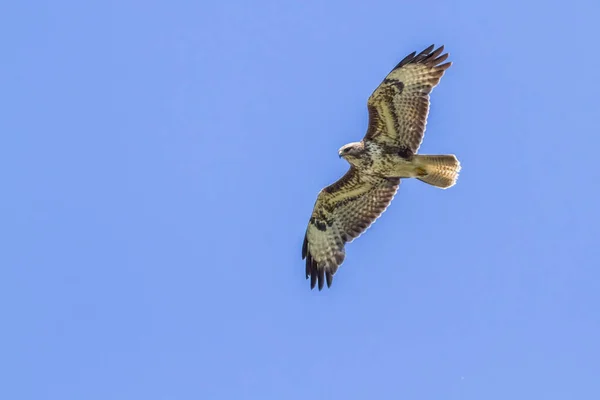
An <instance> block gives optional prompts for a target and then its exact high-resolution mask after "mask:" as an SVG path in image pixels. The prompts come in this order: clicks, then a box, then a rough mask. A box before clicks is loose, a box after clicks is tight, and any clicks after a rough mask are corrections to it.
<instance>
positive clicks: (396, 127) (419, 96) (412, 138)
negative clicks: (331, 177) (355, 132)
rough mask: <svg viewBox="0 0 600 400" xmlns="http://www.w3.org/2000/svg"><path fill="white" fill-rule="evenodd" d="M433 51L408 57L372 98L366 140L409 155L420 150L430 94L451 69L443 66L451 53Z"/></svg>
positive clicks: (440, 50) (369, 105)
mask: <svg viewBox="0 0 600 400" xmlns="http://www.w3.org/2000/svg"><path fill="white" fill-rule="evenodd" d="M433 49H434V45H431V46H429V47H428V48H426V49H425V50H423V51H422V52H421V53H419V54H416V52H413V53H411V54H409V55H408V56H406V57H405V58H404V59H403V60H402V61H400V62H399V63H398V65H396V67H394V69H393V70H392V71H391V72H390V73H389V74H388V75H387V77H386V78H385V79H384V80H383V82H382V83H381V84H380V85H379V86H378V87H377V89H375V91H374V92H373V93H372V94H371V96H370V97H369V100H368V102H367V108H368V110H369V128H368V130H367V133H366V135H365V140H372V141H377V142H380V143H382V144H386V145H388V146H391V147H395V148H398V147H399V148H401V149H402V150H404V151H403V153H405V154H407V155H411V154H415V153H416V152H417V151H418V150H419V147H420V146H421V142H422V141H423V137H424V135H425V126H426V125H427V116H428V114H429V104H430V99H429V94H430V93H431V91H432V90H433V88H434V87H436V86H437V85H438V83H439V82H440V79H441V78H442V76H443V75H444V72H445V71H446V70H447V69H448V68H450V66H451V65H452V63H451V62H447V63H445V64H441V63H442V62H444V61H445V60H446V59H447V58H448V53H445V54H442V52H443V51H444V46H441V47H439V48H438V49H437V50H435V51H433V52H432V50H433ZM440 54H442V55H440Z"/></svg>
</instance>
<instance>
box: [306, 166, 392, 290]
mask: <svg viewBox="0 0 600 400" xmlns="http://www.w3.org/2000/svg"><path fill="white" fill-rule="evenodd" d="M399 185H400V179H398V178H380V177H375V176H361V175H360V174H359V173H358V171H357V170H356V169H355V168H354V167H351V168H350V170H349V171H348V172H347V173H346V174H345V175H344V176H343V177H342V178H340V179H339V180H338V181H337V182H335V183H333V184H332V185H330V186H328V187H326V188H324V189H323V190H322V191H321V192H320V193H319V196H318V197H317V201H316V202H315V206H314V210H313V214H312V216H311V218H310V221H309V223H308V228H307V230H306V235H305V243H306V246H304V244H303V247H306V252H305V251H304V250H303V252H302V253H303V255H304V254H305V257H306V277H307V279H308V277H309V276H310V278H311V283H310V284H311V289H313V288H314V287H315V286H317V287H318V288H319V290H321V289H323V287H324V284H325V283H327V287H331V284H332V282H333V276H334V275H335V273H336V272H337V270H338V268H339V266H340V265H341V264H342V263H343V262H344V259H345V244H346V243H349V242H351V241H352V240H354V239H356V238H357V237H358V236H360V235H361V234H362V233H364V232H365V231H366V230H367V229H368V228H369V227H370V226H371V225H372V224H373V222H375V220H376V219H377V218H379V216H380V215H381V214H382V213H383V212H384V211H385V210H386V209H387V207H388V206H389V204H390V203H391V201H392V199H393V198H394V195H395V194H396V192H397V190H398V187H399ZM321 228H324V229H321Z"/></svg>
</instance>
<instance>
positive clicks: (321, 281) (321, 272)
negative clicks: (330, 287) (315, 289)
mask: <svg viewBox="0 0 600 400" xmlns="http://www.w3.org/2000/svg"><path fill="white" fill-rule="evenodd" d="M318 274H319V278H318V279H317V280H318V281H319V291H321V290H323V285H324V284H325V268H321V269H320V270H319V271H318Z"/></svg>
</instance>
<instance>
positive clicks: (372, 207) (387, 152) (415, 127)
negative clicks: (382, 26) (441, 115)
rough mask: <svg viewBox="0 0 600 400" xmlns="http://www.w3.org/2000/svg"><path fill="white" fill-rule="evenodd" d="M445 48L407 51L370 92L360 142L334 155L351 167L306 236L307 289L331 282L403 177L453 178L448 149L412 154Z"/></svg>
mask: <svg viewBox="0 0 600 400" xmlns="http://www.w3.org/2000/svg"><path fill="white" fill-rule="evenodd" d="M443 51H444V46H441V47H439V48H437V49H436V50H434V45H431V46H429V47H428V48H426V49H425V50H423V51H422V52H420V53H419V54H417V53H416V52H413V53H411V54H409V55H408V56H406V57H405V58H404V59H403V60H402V61H400V62H399V63H398V65H396V66H395V67H394V69H393V70H392V71H391V72H390V73H389V74H388V75H387V76H386V77H385V79H384V80H383V82H381V84H380V85H379V86H378V87H377V89H375V91H374V92H373V94H371V96H370V97H369V100H368V102H367V108H368V111H369V125H368V129H367V133H366V134H365V137H364V138H363V140H361V141H360V142H355V143H349V144H347V145H345V146H343V147H342V148H341V149H340V150H339V152H338V154H339V156H340V157H341V158H344V159H345V160H346V161H348V163H349V164H350V169H349V170H348V172H346V174H345V175H344V176H343V177H341V178H340V179H339V180H338V181H337V182H335V183H333V184H332V185H329V186H327V187H325V188H323V189H322V190H321V191H320V192H319V195H318V196H317V200H316V202H315V205H314V209H313V212H312V215H311V217H310V220H309V222H308V227H307V229H306V233H305V236H304V243H303V245H302V259H306V279H308V278H309V277H310V287H311V289H313V288H314V287H315V286H317V285H318V288H319V290H321V289H323V286H324V284H325V282H327V287H331V283H332V281H333V275H334V274H335V273H336V271H337V270H338V268H339V266H340V265H341V264H342V263H343V262H344V258H345V256H346V253H345V245H346V243H349V242H351V241H352V240H354V239H356V238H357V237H358V236H360V235H361V234H362V233H363V232H364V231H366V230H367V229H368V228H369V227H370V226H371V225H372V224H373V222H375V220H376V219H377V218H379V216H381V214H383V212H384V211H385V210H386V209H387V207H388V206H389V205H390V203H391V202H392V199H393V198H394V196H395V195H396V192H397V191H398V187H399V186H400V179H401V178H417V179H419V180H421V181H423V182H425V183H428V184H430V185H433V186H436V187H439V188H442V189H446V188H449V187H451V186H453V185H454V184H455V183H456V180H457V178H458V173H459V171H460V168H461V167H460V163H459V161H458V160H457V158H456V157H455V156H454V155H421V154H417V151H418V150H419V147H420V146H421V142H422V141H423V136H424V135H425V126H426V124H427V116H428V114H429V102H430V100H429V95H430V93H431V91H432V89H433V88H434V87H436V86H437V85H438V83H439V82H440V79H441V78H442V76H443V75H444V72H445V71H446V70H447V69H448V68H449V67H450V66H451V65H452V63H451V62H446V63H444V61H446V59H447V58H448V54H447V53H444V54H442V53H443Z"/></svg>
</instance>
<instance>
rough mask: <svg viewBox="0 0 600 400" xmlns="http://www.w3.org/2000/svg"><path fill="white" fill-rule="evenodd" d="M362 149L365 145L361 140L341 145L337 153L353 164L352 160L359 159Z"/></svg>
mask: <svg viewBox="0 0 600 400" xmlns="http://www.w3.org/2000/svg"><path fill="white" fill-rule="evenodd" d="M364 151H365V145H364V144H363V143H362V142H354V143H348V144H347V145H345V146H342V147H341V148H340V150H339V151H338V155H339V156H340V158H343V159H344V160H346V161H348V162H349V163H350V164H353V162H352V161H354V160H357V159H359V158H360V156H361V155H362V154H363V152H364Z"/></svg>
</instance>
